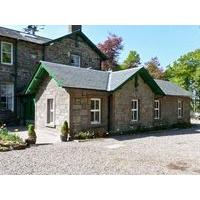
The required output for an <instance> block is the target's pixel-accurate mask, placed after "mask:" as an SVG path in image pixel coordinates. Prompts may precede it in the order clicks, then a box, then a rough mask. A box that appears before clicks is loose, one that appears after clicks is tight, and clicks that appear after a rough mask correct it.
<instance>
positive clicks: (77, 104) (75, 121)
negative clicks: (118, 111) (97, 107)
mask: <svg viewBox="0 0 200 200" xmlns="http://www.w3.org/2000/svg"><path fill="white" fill-rule="evenodd" d="M68 92H69V94H70V129H71V130H73V132H74V133H77V132H79V131H82V130H83V131H84V130H93V131H95V132H101V133H102V132H104V133H105V132H106V131H107V128H108V127H107V126H108V94H107V93H106V92H101V91H95V90H81V89H69V90H68ZM91 98H100V99H101V123H100V124H98V125H92V124H91V122H90V119H91V112H90V108H91Z"/></svg>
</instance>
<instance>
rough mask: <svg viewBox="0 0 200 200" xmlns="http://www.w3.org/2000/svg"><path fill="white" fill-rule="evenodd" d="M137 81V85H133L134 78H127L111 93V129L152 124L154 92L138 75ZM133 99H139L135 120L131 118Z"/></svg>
mask: <svg viewBox="0 0 200 200" xmlns="http://www.w3.org/2000/svg"><path fill="white" fill-rule="evenodd" d="M137 82H138V85H137V87H135V78H134V79H132V80H129V81H128V82H127V83H126V84H125V85H123V86H122V87H121V88H120V89H118V90H116V91H115V92H114V93H113V95H112V116H111V129H112V130H113V131H120V130H128V129H136V128H138V127H140V126H142V127H150V126H152V122H153V102H154V93H153V92H152V90H151V89H150V88H149V86H148V85H147V84H146V83H145V82H144V81H143V79H142V78H140V77H139V76H138V81H137ZM133 99H138V100H139V118H138V121H136V122H133V121H132V120H131V119H132V111H131V104H132V100H133Z"/></svg>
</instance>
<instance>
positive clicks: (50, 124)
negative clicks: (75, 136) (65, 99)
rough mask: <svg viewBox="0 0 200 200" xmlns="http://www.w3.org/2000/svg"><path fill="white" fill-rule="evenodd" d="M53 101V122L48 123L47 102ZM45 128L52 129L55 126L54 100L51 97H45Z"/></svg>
mask: <svg viewBox="0 0 200 200" xmlns="http://www.w3.org/2000/svg"><path fill="white" fill-rule="evenodd" d="M50 99H52V100H53V109H52V111H51V112H53V121H52V122H48V100H50ZM46 126H50V127H54V126H55V99H54V98H53V97H47V98H46Z"/></svg>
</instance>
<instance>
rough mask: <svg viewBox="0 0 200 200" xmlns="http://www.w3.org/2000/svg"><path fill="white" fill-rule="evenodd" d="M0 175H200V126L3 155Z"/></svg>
mask: <svg viewBox="0 0 200 200" xmlns="http://www.w3.org/2000/svg"><path fill="white" fill-rule="evenodd" d="M0 174H77V175H78V174H200V126H196V127H193V128H190V129H183V130H170V131H163V132H152V133H151V134H148V135H147V134H146V135H139V136H137V137H136V136H118V137H115V138H107V139H97V140H92V141H87V142H80V143H77V142H69V143H55V144H49V145H38V146H35V147H31V148H28V149H26V150H21V151H11V152H4V153H0Z"/></svg>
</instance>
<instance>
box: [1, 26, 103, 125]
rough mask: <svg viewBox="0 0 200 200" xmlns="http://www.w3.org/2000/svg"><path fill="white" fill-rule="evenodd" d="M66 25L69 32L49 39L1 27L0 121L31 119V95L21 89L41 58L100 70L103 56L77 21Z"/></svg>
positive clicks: (32, 111)
mask: <svg viewBox="0 0 200 200" xmlns="http://www.w3.org/2000/svg"><path fill="white" fill-rule="evenodd" d="M69 28H70V32H69V34H67V35H65V36H62V37H60V38H57V39H55V40H51V39H49V38H44V37H40V36H37V35H31V34H28V33H25V32H22V31H16V30H12V29H7V28H4V27H0V46H1V48H0V121H5V122H8V123H9V122H11V121H16V118H19V119H21V121H24V122H25V121H26V120H34V110H35V108H34V102H33V99H34V95H25V94H24V91H25V89H26V87H27V85H28V83H29V82H30V81H31V78H32V76H33V75H34V73H35V72H36V70H37V64H38V63H39V61H40V60H45V61H49V62H56V63H61V64H66V65H72V66H77V67H86V68H87V67H91V68H94V69H96V70H101V62H102V61H103V60H105V59H106V56H105V55H104V54H103V53H102V52H101V51H100V50H99V49H98V48H97V47H96V46H95V45H94V44H93V43H92V42H91V41H90V40H89V38H87V36H86V35H85V34H84V33H83V32H82V31H81V26H80V25H72V26H69ZM66 32H67V27H66Z"/></svg>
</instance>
